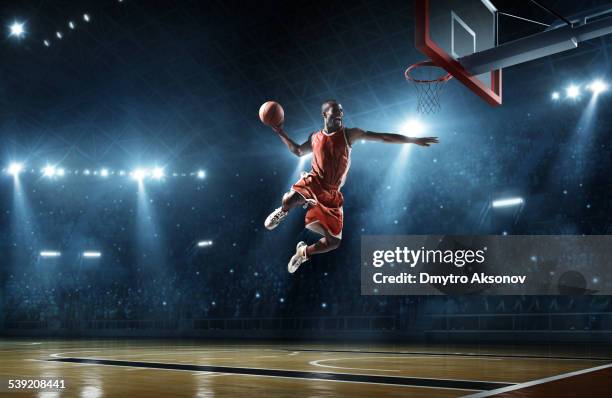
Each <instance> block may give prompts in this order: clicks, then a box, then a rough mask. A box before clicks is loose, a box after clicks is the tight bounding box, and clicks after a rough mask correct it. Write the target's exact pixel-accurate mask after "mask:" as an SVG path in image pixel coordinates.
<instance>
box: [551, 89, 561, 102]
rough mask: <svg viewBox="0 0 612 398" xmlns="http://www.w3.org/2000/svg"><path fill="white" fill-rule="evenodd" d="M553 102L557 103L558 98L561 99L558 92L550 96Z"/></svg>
mask: <svg viewBox="0 0 612 398" xmlns="http://www.w3.org/2000/svg"><path fill="white" fill-rule="evenodd" d="M550 97H551V98H552V99H553V100H555V101H557V100H558V99H559V98H561V94H559V92H557V91H555V92H554V93H552V94H551V96H550Z"/></svg>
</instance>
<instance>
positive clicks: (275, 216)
mask: <svg viewBox="0 0 612 398" xmlns="http://www.w3.org/2000/svg"><path fill="white" fill-rule="evenodd" d="M287 214H289V212H288V211H285V210H283V208H282V207H279V208H278V209H276V210H274V211H273V212H272V213H270V215H269V216H268V217H267V218H266V221H264V226H265V227H266V228H267V229H269V230H272V229H274V228H276V227H278V224H280V223H281V221H283V220H284V219H285V217H287Z"/></svg>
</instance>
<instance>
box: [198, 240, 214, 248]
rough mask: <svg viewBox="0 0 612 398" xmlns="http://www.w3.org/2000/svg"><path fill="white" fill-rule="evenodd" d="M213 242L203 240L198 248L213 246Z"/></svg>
mask: <svg viewBox="0 0 612 398" xmlns="http://www.w3.org/2000/svg"><path fill="white" fill-rule="evenodd" d="M212 244H213V242H212V240H201V241H199V242H198V247H208V246H212Z"/></svg>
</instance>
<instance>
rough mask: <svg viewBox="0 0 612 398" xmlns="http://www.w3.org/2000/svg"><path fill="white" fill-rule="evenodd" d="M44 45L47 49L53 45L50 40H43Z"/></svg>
mask: <svg viewBox="0 0 612 398" xmlns="http://www.w3.org/2000/svg"><path fill="white" fill-rule="evenodd" d="M43 44H44V45H45V47H49V46H50V45H51V43H50V42H49V40H43Z"/></svg>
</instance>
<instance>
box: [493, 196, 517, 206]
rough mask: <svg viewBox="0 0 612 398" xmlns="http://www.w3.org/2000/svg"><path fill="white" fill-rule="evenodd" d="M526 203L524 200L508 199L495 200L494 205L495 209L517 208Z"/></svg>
mask: <svg viewBox="0 0 612 398" xmlns="http://www.w3.org/2000/svg"><path fill="white" fill-rule="evenodd" d="M524 202H525V201H524V200H523V198H508V199H498V200H494V201H493V203H492V206H493V207H509V206H517V205H520V204H523V203H524Z"/></svg>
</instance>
